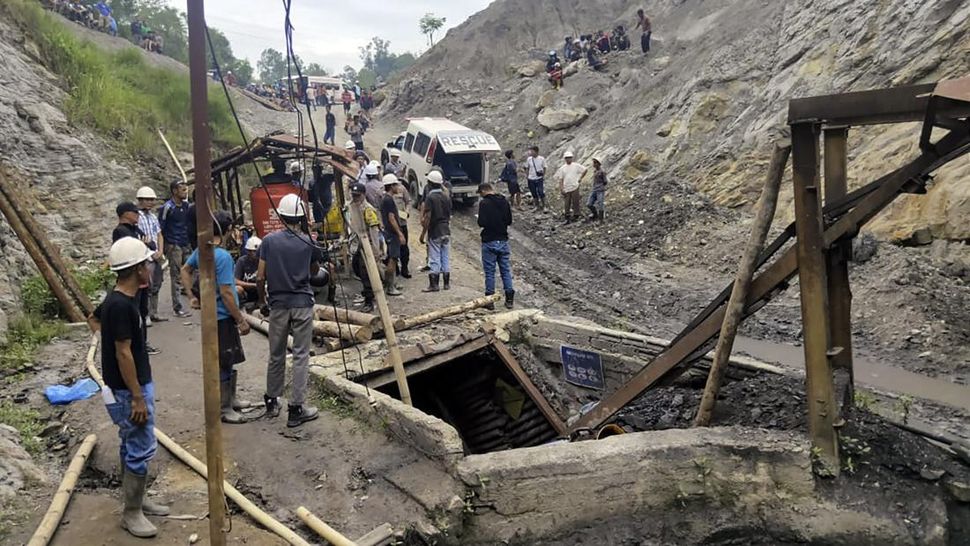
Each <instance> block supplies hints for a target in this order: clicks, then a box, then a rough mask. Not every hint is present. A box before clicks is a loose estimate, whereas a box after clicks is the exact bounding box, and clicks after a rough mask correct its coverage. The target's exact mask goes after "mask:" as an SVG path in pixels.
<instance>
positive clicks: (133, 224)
mask: <svg viewBox="0 0 970 546" xmlns="http://www.w3.org/2000/svg"><path fill="white" fill-rule="evenodd" d="M115 212H117V213H118V225H117V226H115V228H114V231H112V232H111V242H112V243H114V242H116V241H118V240H120V239H123V238H125V237H131V238H133V239H138V240H139V241H141V242H142V243H143V244H145V243H147V242H148V237H146V236H145V233H144V232H142V230H141V228H139V227H138V207H137V206H135V204H134V203H131V202H128V201H124V202H122V203H119V204H118V206H117V207H116V208H115ZM146 246H147V245H146ZM150 290H151V280H149V282H148V283H146V284H145V285H144V286H142V287H141V289H140V290H139V291H138V298H137V299H138V310H139V312H140V313H141V316H142V329H143V332H142V333H143V334H144V336H145V347H146V348H147V350H148V354H150V355H157V354H159V353H161V351H160V350H158V349H156V348H155V347H152V346H151V345H148V327H149V326H151V320H150V319H149V318H148V315H149V294H148V293H149V291H150Z"/></svg>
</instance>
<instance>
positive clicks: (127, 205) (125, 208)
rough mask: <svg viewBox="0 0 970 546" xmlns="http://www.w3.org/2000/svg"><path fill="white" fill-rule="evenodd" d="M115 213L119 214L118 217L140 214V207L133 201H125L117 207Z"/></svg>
mask: <svg viewBox="0 0 970 546" xmlns="http://www.w3.org/2000/svg"><path fill="white" fill-rule="evenodd" d="M115 212H116V213H118V216H121V215H122V214H124V213H126V212H138V207H137V206H136V205H135V204H134V203H132V202H131V201H124V202H122V203H118V206H117V207H115Z"/></svg>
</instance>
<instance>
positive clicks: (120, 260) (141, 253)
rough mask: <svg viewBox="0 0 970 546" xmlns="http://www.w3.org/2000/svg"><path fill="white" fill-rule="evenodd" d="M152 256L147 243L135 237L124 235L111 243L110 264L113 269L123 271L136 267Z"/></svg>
mask: <svg viewBox="0 0 970 546" xmlns="http://www.w3.org/2000/svg"><path fill="white" fill-rule="evenodd" d="M151 257H152V251H151V250H148V247H147V246H145V243H143V242H141V241H139V240H138V239H135V238H134V237H122V238H121V239H118V240H117V241H115V243H114V244H113V245H111V250H109V251H108V265H109V267H110V268H111V270H112V271H122V270H124V269H128V268H129V267H134V266H136V265H138V264H140V263H142V262H144V261H146V260H148V259H149V258H151Z"/></svg>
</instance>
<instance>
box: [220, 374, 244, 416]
mask: <svg viewBox="0 0 970 546" xmlns="http://www.w3.org/2000/svg"><path fill="white" fill-rule="evenodd" d="M219 398H220V404H219V405H220V408H221V413H222V422H223V423H229V424H233V425H238V424H240V423H245V422H246V418H245V417H243V416H242V415H241V414H239V413H237V412H236V410H234V409H233V407H232V380H229V381H221V382H220V383H219Z"/></svg>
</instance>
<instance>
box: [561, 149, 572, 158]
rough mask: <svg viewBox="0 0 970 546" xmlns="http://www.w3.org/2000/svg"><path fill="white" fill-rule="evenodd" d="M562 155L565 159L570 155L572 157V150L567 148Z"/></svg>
mask: <svg viewBox="0 0 970 546" xmlns="http://www.w3.org/2000/svg"><path fill="white" fill-rule="evenodd" d="M562 157H563V159H566V158H572V157H573V152H572V150H569V151H567V152H566V153H564V154H562Z"/></svg>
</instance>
